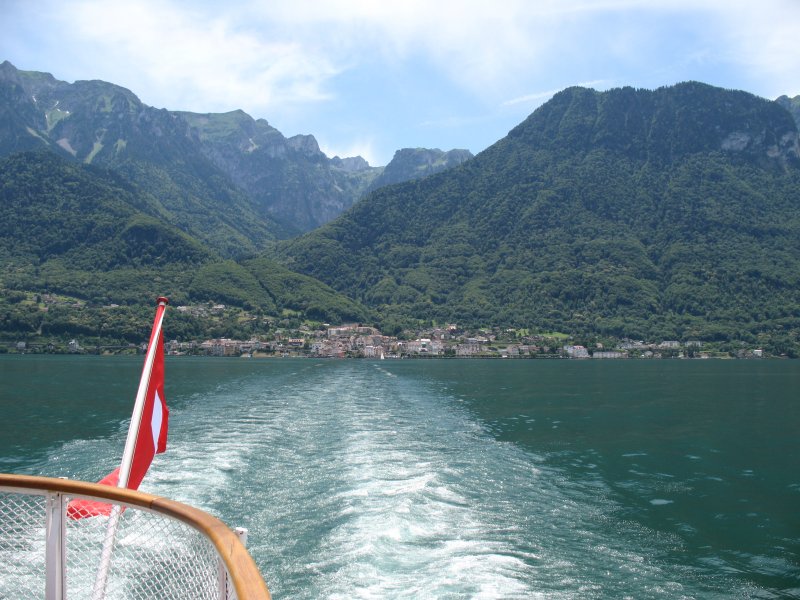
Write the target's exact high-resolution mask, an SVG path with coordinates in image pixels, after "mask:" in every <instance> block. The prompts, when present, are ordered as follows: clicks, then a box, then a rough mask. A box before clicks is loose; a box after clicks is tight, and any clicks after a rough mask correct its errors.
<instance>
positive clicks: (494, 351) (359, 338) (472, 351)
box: [6, 323, 768, 360]
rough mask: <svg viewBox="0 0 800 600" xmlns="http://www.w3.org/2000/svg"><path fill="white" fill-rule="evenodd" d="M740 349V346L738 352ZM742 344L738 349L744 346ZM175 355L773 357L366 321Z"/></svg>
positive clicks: (15, 349)
mask: <svg viewBox="0 0 800 600" xmlns="http://www.w3.org/2000/svg"><path fill="white" fill-rule="evenodd" d="M732 346H733V347H732ZM737 346H738V347H737ZM145 350H146V344H145V343H143V344H140V345H138V346H137V345H135V344H129V345H126V346H101V345H98V346H92V345H83V344H81V343H80V342H79V341H77V340H71V341H70V342H69V343H68V344H67V345H66V346H62V345H56V344H53V343H50V344H48V346H47V347H42V346H41V345H29V344H26V343H25V342H18V343H16V344H13V345H9V347H8V348H7V349H6V351H7V352H12V353H25V354H38V353H55V354H64V353H69V354H130V353H138V352H144V351H145ZM165 351H166V353H167V354H168V355H172V356H187V355H188V356H218V357H247V358H291V357H294V358H339V359H344V358H364V359H407V358H473V359H482V358H485V359H492V358H504V359H578V360H580V359H583V360H588V359H593V360H624V359H666V358H673V359H675V358H677V359H709V358H741V359H760V358H766V357H768V354H767V353H766V352H764V351H763V350H762V349H759V348H752V347H749V346H747V345H745V344H744V343H741V344H738V345H737V344H734V345H731V344H728V345H727V346H725V347H720V346H719V345H714V344H709V343H705V342H700V341H686V342H681V341H677V340H662V341H658V342H648V341H641V340H621V341H608V340H606V341H603V342H600V341H596V340H593V339H591V340H577V339H573V338H572V337H571V336H569V335H566V334H561V333H540V334H533V333H530V332H528V331H527V330H517V329H498V328H496V329H480V330H476V331H471V330H464V329H460V328H459V327H458V325H455V324H450V325H446V326H444V327H432V328H428V329H420V330H418V331H414V332H413V333H409V332H406V335H405V336H400V337H397V336H387V335H383V334H382V333H381V332H380V331H379V330H378V329H376V328H375V327H369V326H364V325H361V324H357V323H356V324H347V325H339V326H327V325H324V326H321V327H319V328H311V327H309V326H305V325H301V326H300V327H299V328H297V329H277V330H275V331H274V332H272V333H271V334H270V335H269V336H260V337H257V338H256V337H254V338H253V339H249V340H235V339H229V338H218V339H208V340H202V341H200V340H194V341H178V340H167V341H165Z"/></svg>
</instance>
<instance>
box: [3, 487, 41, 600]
mask: <svg viewBox="0 0 800 600" xmlns="http://www.w3.org/2000/svg"><path fill="white" fill-rule="evenodd" d="M45 505H46V502H45V498H44V497H43V496H30V495H21V494H12V493H5V492H0V598H4V599H5V598H8V599H11V598H41V597H42V596H43V593H44V587H45V514H46V513H45Z"/></svg>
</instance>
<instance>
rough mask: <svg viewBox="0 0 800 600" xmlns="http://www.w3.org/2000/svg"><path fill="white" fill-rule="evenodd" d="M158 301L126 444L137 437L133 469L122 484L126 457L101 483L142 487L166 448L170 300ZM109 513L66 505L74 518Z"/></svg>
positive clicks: (98, 506)
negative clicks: (163, 326)
mask: <svg viewBox="0 0 800 600" xmlns="http://www.w3.org/2000/svg"><path fill="white" fill-rule="evenodd" d="M158 300H159V304H158V308H157V309H156V318H155V321H154V322H153V330H152V332H151V333H150V344H149V345H148V348H147V356H146V357H145V367H144V370H143V372H142V380H141V382H140V383H139V386H140V393H141V387H142V385H145V384H146V385H147V388H146V392H145V395H144V404H143V406H142V411H141V415H140V418H139V419H136V418H135V417H136V413H137V407H134V418H132V419H131V425H130V429H129V430H128V441H127V442H126V444H125V448H126V451H127V449H128V446H129V445H130V444H131V443H132V439H131V436H135V440H136V441H135V445H134V447H133V456H132V458H131V460H130V467H129V468H130V472H129V474H128V475H127V477H126V478H125V480H124V482H123V485H120V474H121V468H122V467H125V466H126V465H125V458H124V457H123V461H122V466H121V467H118V468H116V469H114V470H113V471H112V472H111V473H109V474H108V475H106V476H105V477H103V479H101V480H100V481H99V482H98V483H100V484H103V485H110V486H113V487H125V488H128V489H130V490H137V489H139V484H141V483H142V479H144V476H145V473H147V469H148V468H149V467H150V463H151V462H153V457H154V456H155V455H156V454H157V453H160V452H164V450H166V449H167V425H168V422H169V410H168V409H167V403H166V402H165V401H164V334H163V332H162V330H161V322H162V320H163V318H164V310H165V308H166V303H167V299H166V298H159V299H158ZM153 352H154V353H155V354H154V356H152V358H151V353H153ZM151 360H152V365H151V369H150V370H149V372H148V368H147V367H148V363H149V362H150V361H151ZM137 396H138V394H137ZM137 400H138V398H137ZM134 421H136V422H134ZM110 513H111V505H110V504H106V503H104V502H98V501H95V500H79V499H77V500H72V501H71V502H70V503H69V505H68V506H67V516H68V517H69V518H71V519H81V518H83V517H94V516H98V515H109V514H110Z"/></svg>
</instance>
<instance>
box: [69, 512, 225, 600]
mask: <svg viewBox="0 0 800 600" xmlns="http://www.w3.org/2000/svg"><path fill="white" fill-rule="evenodd" d="M108 521H109V517H91V518H84V519H78V520H74V519H67V520H66V521H65V525H66V540H67V544H66V588H67V589H68V590H69V598H70V599H72V598H92V593H93V589H94V586H95V582H96V579H97V571H98V565H100V563H101V560H102V551H103V546H104V543H105V539H106V537H107V535H108ZM110 556H111V561H110V564H109V571H108V583H107V586H106V594H105V598H108V599H109V600H113V599H116V598H120V599H123V598H124V599H129V600H140V599H141V600H145V599H150V598H152V599H154V600H156V599H158V600H166V599H168V598H170V599H171V598H176V599H188V598H191V599H195V598H196V599H197V600H206V599H208V600H219V599H220V598H221V597H224V596H221V593H220V586H221V585H224V581H225V571H224V567H223V566H222V565H220V561H219V558H218V557H217V553H216V550H215V549H214V547H213V546H212V545H211V543H210V542H209V541H208V540H207V539H206V538H205V536H203V535H202V534H201V533H200V532H198V531H196V530H194V529H192V528H191V527H189V526H188V525H185V524H184V523H181V522H180V521H175V520H173V519H170V518H169V517H165V516H163V515H159V514H156V513H151V512H148V511H143V510H136V509H129V510H126V511H124V512H123V513H122V515H120V517H119V522H118V526H117V529H116V532H115V533H114V536H113V544H112V551H111V553H110ZM221 569H222V570H221Z"/></svg>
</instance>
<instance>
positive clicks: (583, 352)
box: [564, 346, 589, 358]
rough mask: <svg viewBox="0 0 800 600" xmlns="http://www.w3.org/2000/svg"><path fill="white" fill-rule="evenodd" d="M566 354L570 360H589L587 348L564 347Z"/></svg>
mask: <svg viewBox="0 0 800 600" xmlns="http://www.w3.org/2000/svg"><path fill="white" fill-rule="evenodd" d="M564 352H565V353H566V354H567V356H569V357H570V358H589V350H587V349H586V346H564Z"/></svg>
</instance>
